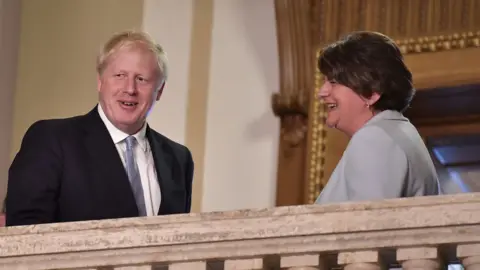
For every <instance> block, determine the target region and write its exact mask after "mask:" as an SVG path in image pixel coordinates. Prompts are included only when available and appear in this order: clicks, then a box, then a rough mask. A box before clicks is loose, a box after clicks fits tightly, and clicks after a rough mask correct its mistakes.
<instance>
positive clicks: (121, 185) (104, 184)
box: [84, 107, 138, 217]
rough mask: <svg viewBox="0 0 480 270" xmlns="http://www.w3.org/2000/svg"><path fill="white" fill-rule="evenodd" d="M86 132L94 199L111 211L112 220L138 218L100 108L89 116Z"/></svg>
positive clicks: (87, 116)
mask: <svg viewBox="0 0 480 270" xmlns="http://www.w3.org/2000/svg"><path fill="white" fill-rule="evenodd" d="M85 130H86V136H85V139H84V142H85V149H86V151H87V154H88V157H87V162H89V163H90V164H89V167H90V170H91V171H92V178H91V185H92V192H93V194H95V195H94V198H92V199H95V200H96V201H98V203H99V205H101V206H102V208H104V209H108V211H109V212H110V213H111V215H112V216H113V217H117V216H118V217H122V216H127V217H128V216H138V209H137V206H136V203H135V199H134V196H133V193H132V191H131V188H130V184H129V181H128V176H127V174H126V172H125V168H124V166H123V163H122V160H121V158H120V156H119V154H118V151H117V149H116V147H115V144H114V143H113V141H112V138H111V136H110V134H109V133H108V130H107V128H106V127H105V124H104V123H103V122H102V120H101V118H100V115H99V114H98V111H97V107H95V109H94V110H92V111H91V112H90V113H89V114H87V115H86V117H85ZM100 203H101V204H100Z"/></svg>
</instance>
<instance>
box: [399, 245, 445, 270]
mask: <svg viewBox="0 0 480 270" xmlns="http://www.w3.org/2000/svg"><path fill="white" fill-rule="evenodd" d="M397 261H399V262H400V263H401V264H402V268H403V270H421V269H423V270H440V269H441V268H442V263H441V260H440V258H439V256H438V249H437V248H436V247H413V248H399V249H397Z"/></svg>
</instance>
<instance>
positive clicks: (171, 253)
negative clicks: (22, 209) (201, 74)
mask: <svg viewBox="0 0 480 270" xmlns="http://www.w3.org/2000/svg"><path fill="white" fill-rule="evenodd" d="M479 213H480V194H479V193H470V194H461V195H452V196H434V197H417V198H410V199H393V200H385V201H378V202H361V203H360V202H356V203H343V204H331V205H304V206H290V207H277V208H272V209H257V210H240V211H230V212H212V213H199V214H188V215H172V216H160V217H149V218H126V219H117V220H101V221H88V222H74V223H58V224H42V225H34V226H21V227H11V228H0V246H1V247H2V248H1V249H0V259H1V258H4V259H5V258H6V257H13V256H27V255H28V256H31V255H43V257H42V258H44V259H45V260H48V256H47V257H45V255H51V256H55V254H60V253H62V254H63V255H62V256H67V255H65V254H69V253H70V254H72V252H73V253H75V252H80V251H82V253H79V254H81V255H78V254H76V256H86V257H85V259H86V260H88V258H90V259H91V258H93V257H92V256H93V255H92V254H91V252H96V253H98V252H100V251H101V252H103V253H102V254H103V255H102V263H105V264H106V265H108V263H113V262H115V263H118V262H121V261H122V259H123V258H127V257H129V255H131V256H130V257H129V263H131V260H132V258H134V260H139V262H140V261H141V260H151V261H154V258H156V260H157V261H158V256H160V255H159V254H161V260H162V261H165V262H167V261H182V260H199V259H211V258H222V257H245V256H258V255H261V254H287V253H292V252H323V251H337V250H344V251H345V250H356V249H366V248H381V247H400V246H415V245H419V244H422V245H425V244H426V245H440V244H444V243H469V242H480V226H478V225H480V214H479ZM133 255H135V256H133ZM132 256H133V257H132ZM148 256H151V257H148ZM155 256H156V257H155ZM33 257H34V256H33ZM33 257H24V260H28V259H29V258H33ZM147 257H148V258H147ZM97 263H98V262H97ZM79 266H82V267H83V266H85V265H79Z"/></svg>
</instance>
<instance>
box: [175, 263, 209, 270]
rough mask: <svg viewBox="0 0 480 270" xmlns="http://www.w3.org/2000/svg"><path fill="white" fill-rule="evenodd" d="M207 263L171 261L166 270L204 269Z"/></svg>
mask: <svg viewBox="0 0 480 270" xmlns="http://www.w3.org/2000/svg"><path fill="white" fill-rule="evenodd" d="M206 269H207V263H206V262H204V261H198V262H178V263H171V264H170V265H169V266H168V270H206Z"/></svg>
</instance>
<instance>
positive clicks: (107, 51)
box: [97, 30, 168, 83]
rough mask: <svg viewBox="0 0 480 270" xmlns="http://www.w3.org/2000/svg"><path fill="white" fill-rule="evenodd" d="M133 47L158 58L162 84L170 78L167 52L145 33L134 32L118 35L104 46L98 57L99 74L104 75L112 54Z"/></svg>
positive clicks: (124, 32)
mask: <svg viewBox="0 0 480 270" xmlns="http://www.w3.org/2000/svg"><path fill="white" fill-rule="evenodd" d="M132 45H133V46H144V47H145V48H147V49H148V50H150V51H152V52H153V53H154V54H155V55H156V56H157V63H158V68H159V71H160V73H161V74H160V79H161V83H163V82H165V81H166V80H167V76H168V65H167V64H168V63H167V62H168V60H167V56H166V54H165V51H164V50H163V48H162V46H160V45H159V44H157V43H156V42H155V41H154V40H153V39H152V38H151V37H150V35H148V34H147V33H145V32H141V31H134V30H130V31H123V32H119V33H116V34H114V35H113V36H112V37H111V38H110V39H109V40H108V41H107V42H106V43H105V44H104V45H103V48H102V49H101V51H100V54H99V55H98V57H97V72H98V74H102V72H103V71H104V69H105V67H106V66H107V64H108V60H109V58H110V56H111V55H112V54H114V53H115V52H117V51H118V50H119V49H121V48H123V47H126V46H132Z"/></svg>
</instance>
